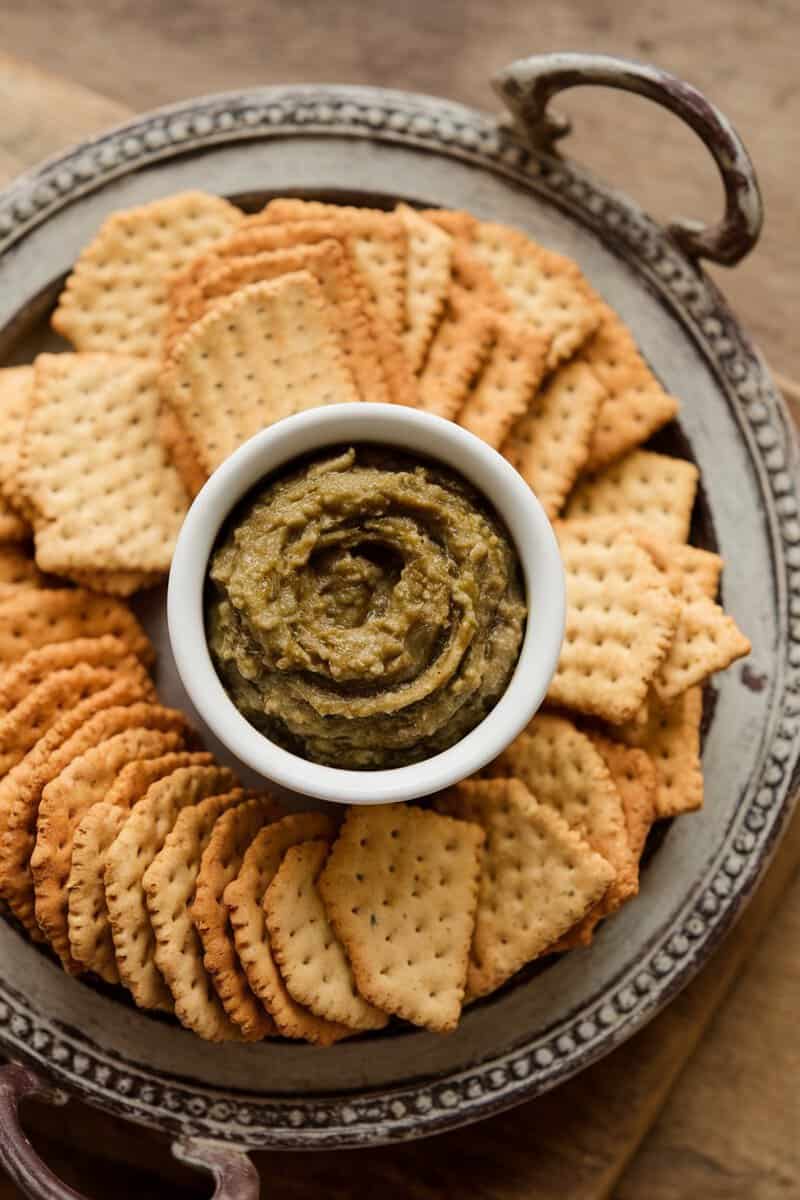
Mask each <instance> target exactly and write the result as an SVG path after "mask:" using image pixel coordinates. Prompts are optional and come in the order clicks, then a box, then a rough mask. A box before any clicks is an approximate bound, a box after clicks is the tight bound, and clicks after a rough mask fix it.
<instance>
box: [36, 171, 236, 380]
mask: <svg viewBox="0 0 800 1200" xmlns="http://www.w3.org/2000/svg"><path fill="white" fill-rule="evenodd" d="M241 221H242V214H241V212H240V211H239V209H238V208H235V207H234V206H233V205H232V204H229V203H228V202H227V200H222V199H220V197H218V196H210V195H207V194H206V193H205V192H180V193H178V194H176V195H173V196H167V197H166V198H165V199H162V200H155V201H153V203H151V204H145V205H142V206H141V207H139V208H131V209H126V210H124V211H121V212H115V213H113V214H112V215H111V216H110V217H108V218H107V219H106V220H105V221H104V222H103V224H102V225H101V227H100V229H99V231H98V233H97V234H96V236H95V237H94V238H93V240H92V241H91V242H90V243H89V245H88V246H86V247H85V248H84V249H83V250H82V251H81V254H80V255H79V257H78V260H77V262H76V263H75V266H74V267H73V269H72V273H71V275H70V276H69V278H68V279H67V282H66V284H65V285H64V290H63V292H62V293H61V296H60V298H59V302H58V307H57V309H56V311H55V312H54V314H53V319H52V323H53V328H54V329H55V330H56V331H57V332H58V333H60V334H62V335H63V336H64V337H65V338H67V339H68V340H69V341H71V342H72V344H73V346H74V347H75V348H76V350H86V351H106V352H108V353H110V354H129V355H130V354H133V355H136V356H137V357H142V358H147V359H152V360H157V359H158V358H159V357H160V355H161V349H162V340H163V335H164V326H165V318H166V308H167V280H168V278H169V276H170V275H172V274H174V273H175V272H177V271H179V270H181V269H182V268H184V267H186V266H188V264H189V263H190V262H191V261H192V260H193V259H195V258H196V257H197V256H198V255H199V254H201V253H203V252H204V251H205V250H207V249H208V248H209V247H210V246H212V245H213V244H214V243H215V242H216V241H218V239H220V238H223V237H225V236H227V235H229V234H230V233H231V232H232V231H233V230H234V229H235V228H236V227H237V226H238V225H239V224H240V223H241Z"/></svg>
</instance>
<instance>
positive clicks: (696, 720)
mask: <svg viewBox="0 0 800 1200" xmlns="http://www.w3.org/2000/svg"><path fill="white" fill-rule="evenodd" d="M702 715H703V692H702V689H701V688H699V687H693V688H690V689H689V690H688V691H687V692H684V693H683V695H682V696H678V698H677V699H676V700H673V701H672V703H671V704H662V703H661V702H660V701H658V700H657V699H655V698H654V697H651V698H650V701H649V704H648V711H647V720H646V721H645V722H644V723H639V722H630V723H629V724H627V725H622V726H619V727H618V728H617V729H615V731H614V734H615V736H616V737H619V738H620V739H621V740H622V741H623V742H625V743H626V745H629V746H638V747H640V748H641V749H642V750H646V751H647V753H648V754H649V755H650V757H651V759H652V760H653V762H654V763H655V768H656V775H657V778H658V791H657V793H656V816H657V818H658V819H659V820H661V819H663V818H665V817H676V816H679V815H680V814H681V813H687V812H694V811H695V810H696V809H698V808H702V806H703V770H702V766H701V763H700V722H701V719H702Z"/></svg>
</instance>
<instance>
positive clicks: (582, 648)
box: [548, 521, 679, 724]
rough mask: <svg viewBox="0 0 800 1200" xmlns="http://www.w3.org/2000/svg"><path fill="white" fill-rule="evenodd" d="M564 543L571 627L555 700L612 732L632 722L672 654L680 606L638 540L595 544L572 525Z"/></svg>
mask: <svg viewBox="0 0 800 1200" xmlns="http://www.w3.org/2000/svg"><path fill="white" fill-rule="evenodd" d="M578 524H579V525H580V526H583V524H584V523H583V522H579V523H578ZM556 536H557V538H558V544H559V549H560V550H561V557H562V561H563V563H564V571H565V575H566V590H567V621H566V631H565V637H564V644H563V646H562V648H561V656H560V658H559V662H558V667H557V669H556V673H555V675H554V677H553V680H552V682H551V684H550V689H549V691H548V698H549V700H550V701H551V702H552V703H554V704H558V705H560V706H563V707H564V708H569V709H573V710H575V711H577V712H583V713H587V714H590V715H594V716H599V717H603V718H604V719H605V720H607V721H610V722H611V723H612V724H618V723H621V722H622V721H627V720H630V718H631V717H632V716H633V715H634V713H635V712H636V711H637V709H638V708H640V706H641V705H642V703H643V701H644V698H645V696H646V694H647V689H648V687H649V685H650V682H651V680H652V679H653V677H654V676H655V673H656V671H657V670H658V667H659V666H660V664H661V662H662V661H663V660H664V658H665V656H666V654H667V651H668V649H669V645H670V642H671V641H672V638H673V635H674V633H675V627H676V625H677V622H678V615H679V605H678V602H677V601H676V599H675V597H674V596H673V595H672V594H671V592H670V590H669V588H668V587H667V586H666V584H665V583H664V581H663V578H662V576H661V573H660V572H659V570H658V569H657V567H656V566H655V565H654V564H653V562H652V560H651V559H650V556H649V555H648V554H647V552H646V551H645V550H643V549H642V547H641V546H640V545H639V544H638V543H637V542H636V540H635V539H634V538H633V537H632V536H631V535H630V534H628V533H621V534H618V535H617V536H616V537H615V538H614V540H613V541H611V542H606V541H594V540H593V539H592V538H591V536H590V534H588V533H587V532H586V529H585V527H584V528H583V529H580V528H578V529H574V528H572V527H571V522H569V521H565V522H560V523H559V524H558V527H557V529H556Z"/></svg>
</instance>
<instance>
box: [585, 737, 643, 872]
mask: <svg viewBox="0 0 800 1200" xmlns="http://www.w3.org/2000/svg"><path fill="white" fill-rule="evenodd" d="M590 737H591V739H592V742H593V744H594V745H595V747H596V748H597V749H598V750H599V751H600V754H601V755H602V757H603V761H604V763H605V764H606V766H607V767H608V770H609V772H610V774H611V778H612V780H613V781H614V787H615V788H616V789H617V792H618V793H619V798H620V800H621V801H622V810H623V812H624V814H625V828H626V830H627V834H628V845H629V846H630V851H631V858H632V859H633V861H634V863H636V864H637V867H638V863H639V860H640V859H641V857H642V851H643V850H644V845H645V842H646V841H647V835H648V833H649V832H650V829H651V827H652V824H653V821H654V820H655V818H656V794H657V791H658V775H657V773H656V767H655V763H654V762H653V760H652V759H651V757H650V755H649V754H648V753H647V751H646V750H640V749H637V748H636V747H634V746H626V745H622V744H620V743H619V742H615V741H613V740H612V738H608V737H603V736H602V734H599V733H595V732H594V731H592V732H591V733H590Z"/></svg>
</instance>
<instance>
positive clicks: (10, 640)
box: [0, 588, 155, 668]
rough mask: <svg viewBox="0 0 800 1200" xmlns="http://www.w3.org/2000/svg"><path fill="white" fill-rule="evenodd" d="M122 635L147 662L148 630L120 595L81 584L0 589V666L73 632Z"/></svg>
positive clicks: (67, 638)
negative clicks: (102, 593) (5, 591)
mask: <svg viewBox="0 0 800 1200" xmlns="http://www.w3.org/2000/svg"><path fill="white" fill-rule="evenodd" d="M105 633H110V634H113V636H114V637H118V638H121V639H122V640H123V641H124V642H126V643H127V644H128V646H129V647H130V650H131V653H132V654H135V655H136V657H137V658H139V659H141V661H142V662H143V663H145V664H149V663H152V662H153V660H154V657H155V654H154V651H153V647H152V646H151V644H150V640H149V638H148V637H147V634H146V633H145V632H144V630H143V629H142V627H141V625H140V624H139V622H138V621H137V620H136V617H135V616H134V615H133V613H132V612H131V611H130V609H129V608H127V607H126V606H125V605H124V604H123V603H122V602H121V601H120V600H115V599H112V598H111V597H110V596H99V595H95V594H94V593H93V592H87V591H85V590H84V589H82V588H20V589H19V590H18V591H16V592H13V593H11V594H2V593H0V668H2V667H7V666H10V665H11V664H12V663H15V662H17V661H18V660H19V659H20V658H23V657H24V656H25V655H26V654H27V653H28V651H29V650H37V649H38V648H39V647H40V646H48V645H52V644H53V643H55V642H68V641H71V640H72V639H73V638H80V637H102V635H103V634H105Z"/></svg>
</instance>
